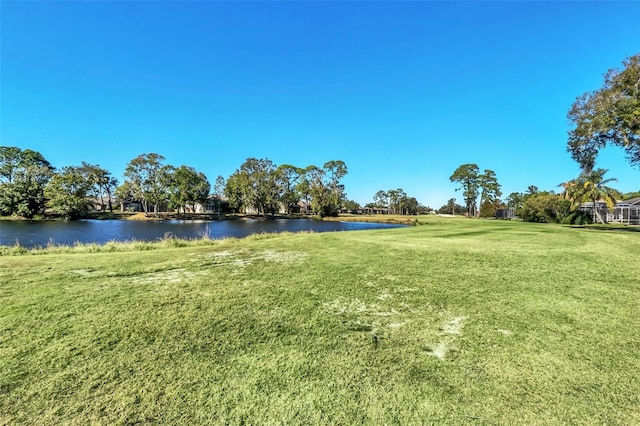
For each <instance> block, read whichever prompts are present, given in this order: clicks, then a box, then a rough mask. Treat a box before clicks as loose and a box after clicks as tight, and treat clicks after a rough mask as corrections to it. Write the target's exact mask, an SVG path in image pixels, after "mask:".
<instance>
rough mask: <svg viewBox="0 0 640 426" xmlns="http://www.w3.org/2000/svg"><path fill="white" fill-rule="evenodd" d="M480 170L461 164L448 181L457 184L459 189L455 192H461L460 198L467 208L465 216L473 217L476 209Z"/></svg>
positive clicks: (473, 165)
mask: <svg viewBox="0 0 640 426" xmlns="http://www.w3.org/2000/svg"><path fill="white" fill-rule="evenodd" d="M479 171H480V168H479V167H478V165H477V164H472V163H471V164H463V165H461V166H460V167H458V168H457V169H456V170H455V171H454V172H453V174H452V175H451V176H450V177H449V180H450V181H451V182H454V183H458V184H459V185H460V187H458V188H457V189H456V191H460V190H462V196H463V197H464V202H465V205H466V207H467V215H468V216H469V217H472V216H475V214H476V211H477V208H476V202H477V200H478V195H479V194H480V177H479V174H480V173H479Z"/></svg>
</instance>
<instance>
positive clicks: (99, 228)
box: [0, 219, 403, 247]
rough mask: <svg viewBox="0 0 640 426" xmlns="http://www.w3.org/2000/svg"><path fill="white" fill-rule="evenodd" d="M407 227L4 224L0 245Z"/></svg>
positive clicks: (292, 222)
mask: <svg viewBox="0 0 640 426" xmlns="http://www.w3.org/2000/svg"><path fill="white" fill-rule="evenodd" d="M399 226H403V225H392V224H381V223H364V222H322V221H317V220H312V219H275V220H258V219H249V220H223V221H205V220H192V221H183V220H167V221H161V222H157V221H128V220H79V221H35V222H29V221H0V245H5V246H7V245H8V246H12V245H15V244H16V243H17V244H20V245H21V246H23V247H38V246H42V247H43V246H46V245H48V244H62V245H72V244H74V243H76V242H81V243H92V242H94V243H98V244H104V243H106V242H109V241H131V240H138V241H153V240H158V239H162V238H164V237H165V236H167V235H173V236H175V237H178V238H189V239H190V238H200V237H205V236H208V237H209V238H212V239H221V238H229V237H237V238H241V237H245V236H247V235H251V234H256V233H273V232H284V231H289V232H302V231H313V232H332V231H354V230H362V229H380V228H396V227H399Z"/></svg>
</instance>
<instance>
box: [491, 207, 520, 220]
mask: <svg viewBox="0 0 640 426" xmlns="http://www.w3.org/2000/svg"><path fill="white" fill-rule="evenodd" d="M516 217H517V216H516V209H515V208H513V207H508V208H506V209H497V210H496V219H515V218H516Z"/></svg>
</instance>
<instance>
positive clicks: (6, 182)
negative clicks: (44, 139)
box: [0, 146, 54, 218]
mask: <svg viewBox="0 0 640 426" xmlns="http://www.w3.org/2000/svg"><path fill="white" fill-rule="evenodd" d="M53 171H54V168H53V167H52V166H51V164H50V163H49V162H48V161H47V160H46V159H45V158H44V156H43V155H42V154H40V153H39V152H37V151H32V150H30V149H25V150H23V149H20V148H17V147H13V146H0V214H2V215H18V216H24V217H26V218H32V217H34V216H35V215H37V214H41V213H43V212H44V209H45V204H46V197H45V194H44V191H45V187H46V186H47V183H48V182H49V180H50V179H51V176H52V174H53Z"/></svg>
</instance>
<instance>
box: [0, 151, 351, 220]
mask: <svg viewBox="0 0 640 426" xmlns="http://www.w3.org/2000/svg"><path fill="white" fill-rule="evenodd" d="M346 174H347V166H346V164H345V163H344V162H343V161H341V160H332V161H328V162H326V163H325V164H323V165H322V167H318V166H314V165H310V166H307V167H304V168H301V167H296V166H293V165H289V164H285V165H281V166H277V165H275V164H274V163H273V162H272V161H271V160H269V159H266V158H265V159H257V158H248V159H247V160H246V161H245V162H244V163H243V164H242V165H241V166H240V167H239V168H238V169H237V170H236V171H235V172H234V173H233V174H232V175H231V176H230V177H229V178H228V179H226V180H225V179H224V178H223V177H222V176H218V177H217V179H216V181H215V183H214V185H213V187H212V185H211V183H210V182H209V180H208V178H207V176H206V175H205V174H204V173H202V172H200V171H197V170H196V169H194V168H193V167H190V166H186V165H181V166H179V167H175V166H173V165H170V164H167V163H166V162H165V157H163V156H162V155H160V154H156V153H150V154H141V155H139V156H137V157H136V158H134V159H132V160H131V161H130V162H129V163H128V164H127V166H126V168H125V171H124V180H123V182H122V183H121V184H119V182H118V180H117V179H116V178H115V177H114V176H113V175H112V174H111V172H109V171H108V170H106V169H104V168H102V167H100V166H99V165H95V164H89V163H85V162H82V164H81V165H79V166H65V167H63V168H61V169H59V170H57V169H55V168H54V167H53V166H52V165H51V164H50V163H49V161H47V160H46V159H45V158H44V156H43V155H42V154H41V153H39V152H36V151H33V150H30V149H20V148H17V147H9V146H0V215H3V216H11V215H15V216H21V217H25V218H34V217H36V216H38V215H43V214H44V213H45V211H47V212H51V213H53V214H57V215H61V216H64V217H67V218H71V219H75V218H80V217H85V216H86V215H87V214H88V213H89V211H90V210H91V208H92V204H94V203H96V202H97V203H98V204H99V209H100V210H103V211H105V210H109V211H110V212H112V211H113V201H114V200H118V201H134V202H137V203H139V204H140V206H141V207H142V210H143V211H144V212H145V213H147V214H148V215H152V214H153V215H159V213H160V211H161V210H162V209H165V208H169V209H173V210H175V211H177V212H178V216H179V215H180V213H181V212H182V213H185V212H187V210H189V209H190V210H192V211H194V210H195V206H196V205H197V204H201V205H203V204H205V203H207V201H208V200H209V199H211V198H213V199H215V200H217V205H218V211H219V209H220V204H221V203H220V200H221V199H222V198H223V197H226V199H227V200H228V201H227V202H228V205H229V207H230V208H232V209H234V210H235V211H238V212H243V213H256V214H262V215H273V214H275V213H278V212H279V211H280V206H285V209H286V211H287V212H288V213H293V212H294V211H295V210H296V209H297V208H298V207H299V206H298V203H299V202H300V201H304V202H305V205H306V206H308V208H307V209H306V213H311V214H317V215H320V216H335V215H337V214H338V212H339V211H340V210H341V209H342V208H343V207H344V206H345V205H354V204H355V205H357V203H355V202H353V201H349V200H347V198H346V193H345V190H344V185H343V184H342V183H341V179H342V178H343V177H344V176H345V175H346ZM212 190H213V192H212Z"/></svg>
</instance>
